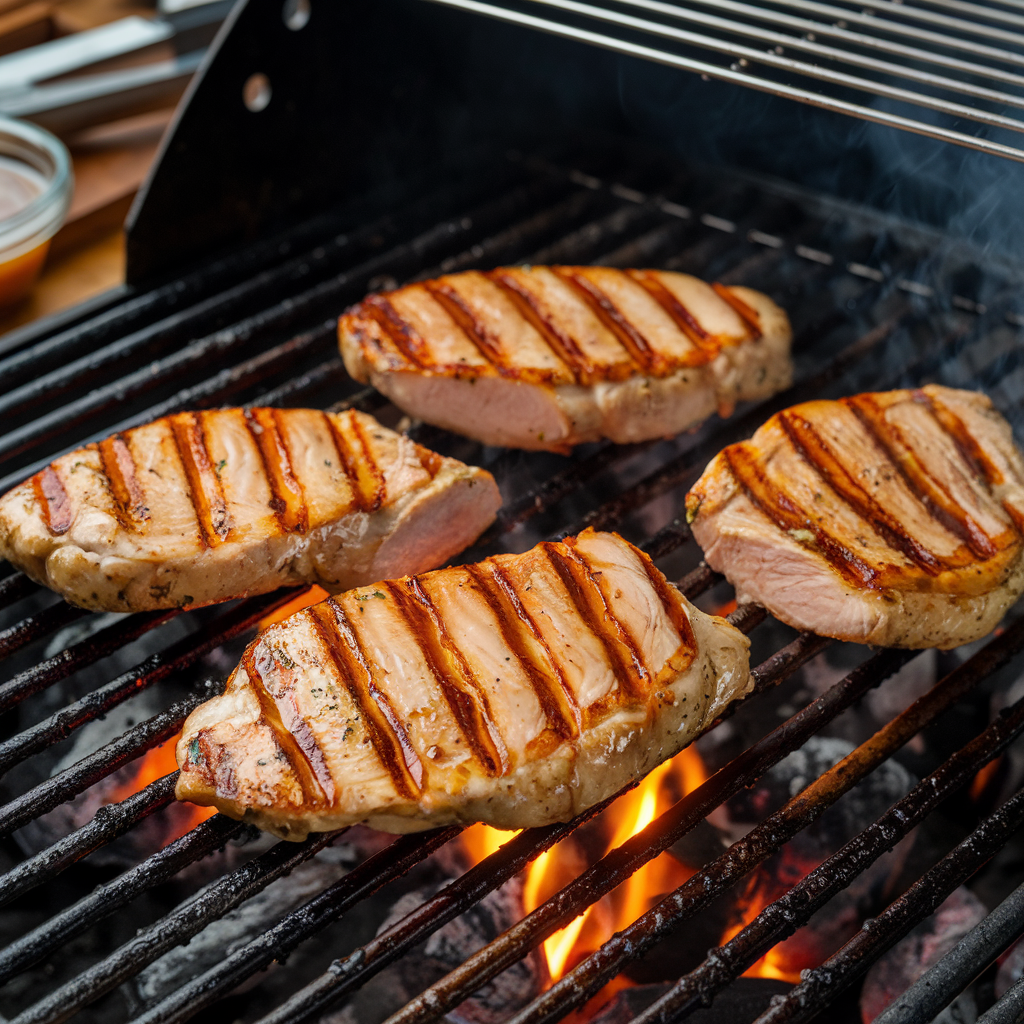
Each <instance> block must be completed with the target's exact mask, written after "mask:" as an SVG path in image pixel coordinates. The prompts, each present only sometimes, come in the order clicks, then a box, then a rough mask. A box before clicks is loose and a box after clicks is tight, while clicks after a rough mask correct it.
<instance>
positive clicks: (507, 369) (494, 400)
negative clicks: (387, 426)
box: [339, 266, 792, 452]
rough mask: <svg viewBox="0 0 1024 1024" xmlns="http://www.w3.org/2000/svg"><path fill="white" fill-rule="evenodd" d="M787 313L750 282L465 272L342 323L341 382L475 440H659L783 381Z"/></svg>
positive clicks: (411, 289)
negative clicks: (346, 377)
mask: <svg viewBox="0 0 1024 1024" xmlns="http://www.w3.org/2000/svg"><path fill="white" fill-rule="evenodd" d="M791 336H792V335H791V331H790V326H789V321H788V319H787V318H786V314H785V313H784V312H783V311H782V310H781V309H779V307H778V306H776V305H775V303H774V302H772V301H771V299H769V298H768V297H767V296H766V295H762V294H761V293H760V292H755V291H753V290H751V289H749V288H740V287H726V286H724V285H719V284H716V285H708V284H705V283H704V282H703V281H701V280H699V279H697V278H695V277H690V276H689V275H687V274H677V273H669V272H666V271H659V270H617V269H613V268H610V267H561V266H555V267H505V268H501V269H498V270H492V271H490V272H487V273H483V272H480V271H468V272H466V273H462V274H452V275H449V276H447V277H439V278H437V279H436V280H432V281H423V282H419V283H417V284H412V285H408V286H406V287H404V288H399V289H397V290H396V291H392V292H386V293H383V294H380V295H371V296H370V297H369V298H367V299H365V300H364V301H363V302H361V303H359V305H357V306H355V307H353V308H352V309H351V310H349V311H348V312H347V313H345V315H344V316H342V317H341V320H340V321H339V337H340V343H341V352H342V356H343V357H344V360H345V366H346V368H347V369H348V372H349V373H350V374H351V375H352V376H353V377H355V378H356V379H357V380H360V381H363V382H364V383H371V384H373V386H374V387H376V388H377V389H378V390H379V391H381V392H383V393H384V394H386V395H387V396H388V397H389V398H390V399H391V400H392V401H394V402H395V404H396V405H398V406H399V407H400V408H401V409H404V410H405V411H406V412H407V413H409V414H410V415H412V416H416V417H418V418H419V419H422V420H425V421H426V422H428V423H433V424H436V425H437V426H441V427H445V428H447V429H449V430H454V431H456V432H458V433H460V434H465V435H467V436H468V437H472V438H476V439H477V440H478V441H483V442H484V443H485V444H495V445H508V446H511V447H516V448H531V449H548V450H551V451H562V452H564V451H568V449H569V448H571V447H572V446H573V445H576V444H579V443H581V442H583V441H596V440H598V439H599V438H610V439H611V440H613V441H616V442H620V443H626V442H631V441H642V440H646V439H648V438H655V437H667V436H671V435H673V434H677V433H679V431H681V430H685V429H687V428H688V427H691V426H693V425H694V424H696V423H700V422H701V421H702V420H704V419H706V418H707V417H708V416H710V415H711V414H712V413H713V412H715V411H716V410H717V411H718V412H720V413H721V414H722V415H728V414H729V413H730V412H731V411H732V409H733V407H734V406H735V404H736V403H737V402H738V401H742V400H748V399H757V398H764V397H767V396H768V395H772V394H774V393H775V392H776V391H779V390H781V389H782V388H784V387H787V386H788V385H789V382H790V379H791V376H792V365H791V362H790V357H789V348H790V341H791Z"/></svg>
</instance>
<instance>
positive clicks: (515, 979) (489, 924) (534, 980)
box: [321, 878, 546, 1024]
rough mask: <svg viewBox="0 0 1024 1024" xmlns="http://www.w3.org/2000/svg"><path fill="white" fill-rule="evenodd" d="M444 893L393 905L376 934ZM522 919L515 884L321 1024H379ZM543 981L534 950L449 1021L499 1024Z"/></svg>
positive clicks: (423, 893)
mask: <svg viewBox="0 0 1024 1024" xmlns="http://www.w3.org/2000/svg"><path fill="white" fill-rule="evenodd" d="M440 888H441V886H430V887H427V888H421V889H417V890H416V891H414V892H410V893H407V894H406V895H405V896H403V897H402V898H401V899H400V900H398V902H397V903H395V905H394V907H393V908H392V910H391V912H390V914H389V915H388V917H387V919H386V920H385V921H384V923H383V924H382V925H381V926H380V929H379V932H378V934H379V933H380V932H383V931H385V930H386V929H387V928H389V927H391V925H393V924H395V923H396V922H397V921H399V920H400V919H401V918H403V917H404V916H405V915H406V914H408V913H410V912H411V911H413V910H415V909H416V908H417V907H419V906H421V905H422V904H423V903H425V902H426V901H427V900H428V899H429V898H430V897H431V896H433V895H434V893H435V892H437V891H439V890H440ZM522 916H523V906H522V883H521V881H520V880H519V879H518V878H514V879H512V880H511V881H509V882H507V883H506V884H505V885H504V886H502V887H501V888H500V889H497V890H495V891H494V892H492V893H489V894H488V895H487V896H486V897H484V899H482V900H481V901H480V902H479V903H477V904H476V905H474V906H473V907H472V908H471V909H470V910H468V911H467V912H466V913H465V914H462V915H461V916H460V917H457V918H456V919H455V920H454V921H449V922H448V924H446V925H444V926H443V927H442V928H439V929H438V930H437V931H436V932H434V933H433V935H431V936H430V937H429V938H428V939H427V940H426V942H424V943H423V944H422V945H420V946H418V947H417V948H416V949H414V950H411V951H410V952H408V953H406V954H405V955H404V956H403V957H402V958H401V959H400V960H399V961H398V962H397V963H395V964H394V965H392V966H391V967H388V968H386V969H385V970H384V971H382V972H381V973H380V974H378V975H376V976H375V977H374V978H372V979H370V981H369V982H367V984H366V985H364V986H363V987H362V988H361V989H360V990H359V991H358V992H356V993H355V994H354V995H353V997H352V999H351V1001H350V1002H349V1003H347V1004H346V1005H345V1006H344V1007H342V1008H341V1009H340V1010H337V1011H335V1012H334V1013H331V1014H329V1015H328V1016H326V1017H324V1018H322V1020H321V1024H380V1022H381V1021H383V1020H384V1019H385V1018H386V1017H388V1016H390V1014H392V1013H394V1012H395V1011H396V1010H398V1009H399V1008H400V1007H402V1006H404V1005H405V1004H406V1003H407V1002H408V1001H409V1000H410V999H412V998H413V997H414V996H416V995H418V994H419V993H420V992H421V991H422V990H423V989H425V988H426V987H427V986H428V985H431V984H433V983H434V982H435V981H438V980H439V979H440V978H443V977H444V976H445V975H446V974H448V973H449V972H450V971H452V970H454V969H455V968H456V967H458V966H459V965H460V964H462V963H463V962H465V960H466V959H467V958H468V957H469V956H470V955H471V954H473V953H475V952H476V951H477V950H479V949H481V948H482V947H483V946H484V945H486V944H487V943H488V942H491V941H492V940H493V939H495V938H497V936H498V935H500V934H501V933H502V932H503V931H505V930H506V929H507V928H509V927H511V926H512V925H513V924H514V923H515V922H516V921H518V920H519V919H520V918H521V917H522ZM545 978H546V974H545V969H544V967H543V966H542V960H541V956H540V954H539V953H538V952H537V951H536V950H534V951H533V952H532V953H531V954H530V955H529V956H528V957H526V958H525V959H524V960H522V961H520V962H519V963H517V964H515V965H513V966H512V967H510V968H509V969H508V970H507V971H505V972H504V973H502V974H499V975H498V976H497V977H496V978H494V979H493V980H492V981H490V982H489V983H488V984H487V985H486V986H485V987H484V988H482V989H481V990H480V991H479V992H476V993H474V995H473V996H472V997H471V998H469V999H468V1000H466V1002H464V1003H463V1004H462V1005H460V1006H458V1007H456V1008H455V1009H454V1010H453V1011H451V1012H450V1013H449V1014H448V1017H447V1019H448V1020H449V1021H450V1022H453V1024H498V1022H500V1021H504V1020H506V1019H507V1018H508V1016H509V1014H511V1013H514V1012H515V1011H516V1010H518V1009H520V1008H521V1007H523V1006H525V1005H526V1004H527V1003H528V1002H530V1001H531V1000H532V999H533V998H534V997H536V996H537V995H538V994H539V993H540V992H541V989H542V987H543V983H544V980H545Z"/></svg>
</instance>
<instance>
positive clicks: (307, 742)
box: [242, 639, 334, 807]
mask: <svg viewBox="0 0 1024 1024" xmlns="http://www.w3.org/2000/svg"><path fill="white" fill-rule="evenodd" d="M242 664H243V666H244V667H245V673H246V675H247V676H248V677H249V681H250V682H251V683H252V687H253V691H254V692H255V694H256V696H257V698H258V700H259V702H260V711H261V714H262V718H263V720H264V721H265V722H266V723H267V725H268V726H269V727H270V730H271V732H272V733H273V734H274V739H275V741H276V743H277V745H278V748H279V750H280V751H281V753H282V754H284V756H285V757H286V758H287V760H288V762H289V763H290V764H291V766H292V768H293V769H294V770H295V773H296V775H297V777H298V779H299V784H300V785H301V786H302V793H303V798H304V802H305V804H306V805H307V806H313V807H323V806H325V805H329V804H330V803H331V801H332V800H333V797H334V780H333V779H332V778H331V775H330V772H329V771H328V770H327V765H326V764H325V762H324V756H323V752H322V751H321V750H320V748H319V746H317V743H316V740H315V739H314V737H313V734H312V732H311V731H310V728H309V723H308V722H306V721H305V720H304V719H303V718H302V716H301V715H300V714H299V712H298V709H297V708H296V707H295V699H294V696H293V695H292V694H291V693H290V692H289V688H287V687H285V688H282V689H281V692H280V693H279V694H278V693H274V692H271V690H270V689H269V687H268V686H267V683H266V681H265V679H264V675H263V672H262V671H261V667H262V668H263V669H264V670H265V671H266V673H267V675H268V676H269V677H270V678H272V679H275V680H276V677H277V676H278V675H279V674H280V673H281V672H282V671H283V670H284V668H285V666H284V665H283V664H282V663H281V661H280V659H279V658H277V657H275V656H274V652H272V651H271V650H269V649H268V648H267V645H266V644H265V643H264V641H263V640H262V639H260V640H255V641H254V642H253V643H251V644H250V645H249V646H248V647H247V648H246V650H245V654H244V655H243V656H242ZM328 793H329V794H330V796H328Z"/></svg>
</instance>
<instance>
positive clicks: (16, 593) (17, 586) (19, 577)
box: [0, 572, 35, 608]
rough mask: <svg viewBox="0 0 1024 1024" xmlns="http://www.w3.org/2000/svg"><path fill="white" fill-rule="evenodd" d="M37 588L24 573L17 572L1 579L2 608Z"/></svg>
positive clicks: (0, 600)
mask: <svg viewBox="0 0 1024 1024" xmlns="http://www.w3.org/2000/svg"><path fill="white" fill-rule="evenodd" d="M34 589H35V584H34V583H33V582H32V581H31V580H30V579H29V578H28V577H27V576H26V575H25V574H24V573H23V572H16V573H13V574H12V575H10V576H7V577H5V578H4V579H3V580H0V608H6V607H7V606H8V605H11V604H14V603H15V602H16V601H20V600H21V599H22V598H23V597H27V596H28V595H29V594H31V593H32V591H33V590H34Z"/></svg>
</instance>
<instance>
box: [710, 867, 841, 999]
mask: <svg viewBox="0 0 1024 1024" xmlns="http://www.w3.org/2000/svg"><path fill="white" fill-rule="evenodd" d="M824 857H825V851H822V856H821V858H820V859H817V860H814V861H811V862H807V861H804V860H803V859H801V858H799V857H795V856H793V855H792V852H791V851H790V850H788V849H784V850H783V853H782V856H781V857H780V858H777V859H776V860H773V861H772V862H771V863H772V865H773V866H772V868H771V870H765V869H761V870H758V871H755V873H754V874H753V876H751V879H750V881H749V882H748V883H747V887H746V890H745V892H744V893H743V894H742V896H741V897H740V898H739V900H738V903H737V905H738V907H739V908H740V909H739V912H738V914H737V916H738V918H739V920H738V921H736V922H735V923H734V924H732V925H731V926H730V927H728V928H726V930H725V933H724V934H723V935H722V938H721V941H720V945H723V946H724V945H725V943H727V942H728V941H729V940H730V939H732V938H733V937H734V936H735V935H737V934H738V933H739V932H740V931H742V930H743V929H744V928H746V926H747V925H748V924H750V923H751V921H753V920H754V919H755V918H756V917H757V915H758V914H760V913H761V911H762V910H764V908H765V907H767V906H768V904H770V903H773V902H774V901H775V900H777V899H778V898H779V897H780V896H781V895H782V894H783V893H784V892H786V891H787V890H788V889H791V888H792V887H793V886H794V885H796V884H797V883H798V882H800V881H801V880H802V879H803V878H804V877H805V876H806V875H808V874H810V873H811V872H812V871H813V870H814V869H815V868H816V867H817V866H818V865H819V863H821V860H824ZM829 952H831V951H829ZM807 955H808V950H806V949H805V948H804V947H803V946H802V945H801V944H800V943H799V942H794V941H790V940H786V941H784V942H780V943H779V944H778V945H777V946H775V947H773V948H772V949H770V950H769V951H768V952H767V953H765V955H764V956H763V957H761V959H760V960H758V961H757V962H756V963H754V964H751V966H750V967H748V968H747V970H745V971H744V972H743V977H745V978H774V979H775V980H776V981H788V982H790V983H792V984H794V985H795V984H796V983H797V982H799V981H800V972H801V971H802V970H805V969H808V968H811V967H817V966H818V963H819V962H820V961H819V959H813V960H809V959H807ZM821 959H823V958H821Z"/></svg>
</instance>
